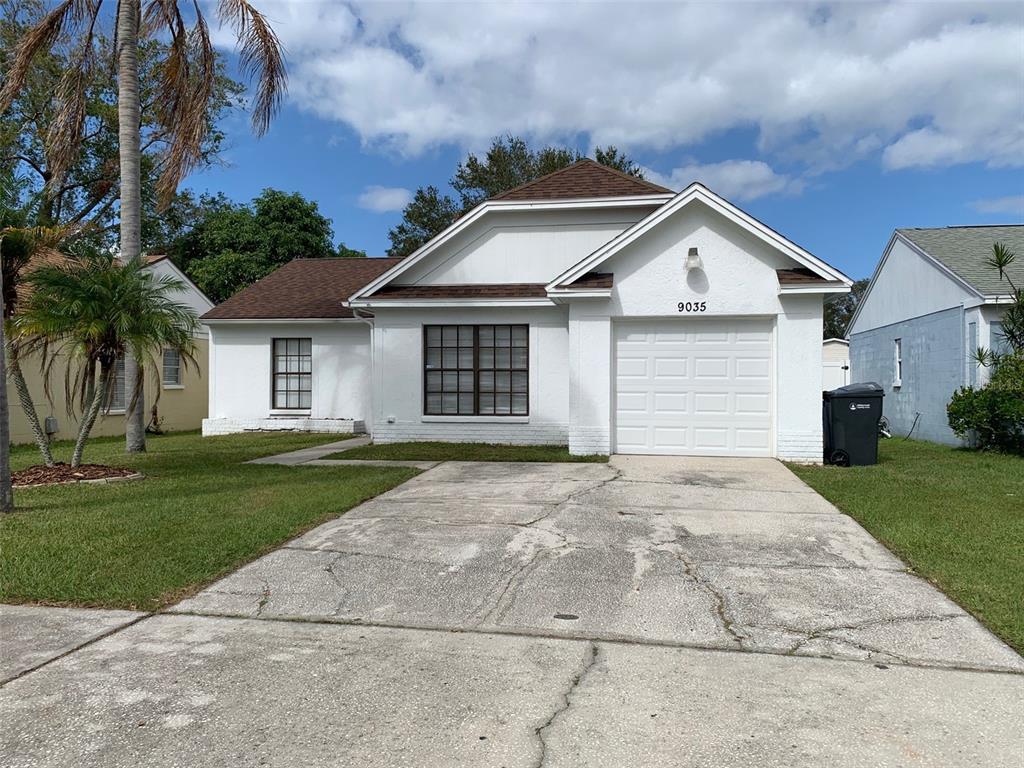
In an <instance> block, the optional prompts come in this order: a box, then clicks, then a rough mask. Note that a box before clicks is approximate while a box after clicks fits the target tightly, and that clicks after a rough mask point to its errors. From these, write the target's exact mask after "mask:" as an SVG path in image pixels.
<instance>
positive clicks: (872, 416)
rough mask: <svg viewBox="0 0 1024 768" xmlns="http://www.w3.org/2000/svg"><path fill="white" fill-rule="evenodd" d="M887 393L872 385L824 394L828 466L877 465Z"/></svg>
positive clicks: (823, 416)
mask: <svg viewBox="0 0 1024 768" xmlns="http://www.w3.org/2000/svg"><path fill="white" fill-rule="evenodd" d="M883 397H885V392H884V390H883V389H882V387H881V386H880V385H878V384H875V383H873V382H869V383H866V384H848V385H846V386H845V387H840V388H839V389H833V390H832V391H831V392H823V393H822V398H823V402H822V418H823V421H824V427H825V463H827V464H837V465H839V466H841V467H851V466H860V465H863V464H877V463H878V422H879V420H880V419H881V418H882V398H883Z"/></svg>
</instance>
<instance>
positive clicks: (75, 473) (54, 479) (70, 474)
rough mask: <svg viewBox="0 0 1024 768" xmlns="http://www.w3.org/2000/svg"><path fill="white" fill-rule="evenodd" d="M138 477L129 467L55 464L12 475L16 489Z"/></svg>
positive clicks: (35, 467)
mask: <svg viewBox="0 0 1024 768" xmlns="http://www.w3.org/2000/svg"><path fill="white" fill-rule="evenodd" d="M135 475H138V472H137V471H136V470H134V469H131V468H129V467H108V466H106V465H105V464H82V465H80V466H78V467H72V466H71V465H70V464H55V465H54V466H52V467H47V466H45V465H43V464H36V465H34V466H31V467H28V468H27V469H20V470H18V471H17V472H12V473H11V479H12V480H13V481H14V487H15V488H18V487H22V488H23V487H25V486H29V485H55V484H57V483H81V482H83V481H88V480H110V479H111V478H115V479H120V478H127V477H132V476H135Z"/></svg>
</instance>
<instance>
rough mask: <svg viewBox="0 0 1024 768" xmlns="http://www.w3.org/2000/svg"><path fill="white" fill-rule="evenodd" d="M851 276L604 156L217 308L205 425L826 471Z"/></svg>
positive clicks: (270, 282) (290, 268)
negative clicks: (831, 314)
mask: <svg viewBox="0 0 1024 768" xmlns="http://www.w3.org/2000/svg"><path fill="white" fill-rule="evenodd" d="M849 287H850V280H849V279H848V278H847V277H846V276H845V275H843V274H842V273H841V272H839V271H838V270H836V269H835V268H833V267H830V266H829V265H828V264H826V263H825V262H823V261H821V260H820V259H818V258H816V257H814V256H812V255H811V254H810V253H808V252H807V251H805V250H804V249H803V248H800V247H799V246H797V245H795V244H793V243H792V242H790V241H789V240H787V239H786V238H784V237H783V236H782V235H780V234H778V233H777V232H775V231H773V230H771V229H770V228H768V227H767V226H765V225H764V224H762V223H761V222H759V221H757V220H756V219H754V218H753V217H751V216H750V215H748V214H746V213H744V212H743V211H741V210H740V209H738V208H737V207H735V206H734V205H732V204H731V203H729V202H727V201H726V200H723V199H722V198H721V197H719V196H717V195H715V194H714V193H713V192H711V191H709V190H708V189H707V188H705V187H704V186H702V185H700V184H692V185H690V186H689V187H687V188H686V189H685V190H683V191H682V192H679V193H678V194H677V193H674V192H672V191H670V190H668V189H665V188H663V187H660V186H657V185H655V184H651V183H649V182H647V181H643V180H641V179H637V178H634V177H632V176H628V175H625V174H622V173H619V172H617V171H614V170H611V169H608V168H606V167H604V166H602V165H599V164H597V163H595V162H593V161H588V160H584V161H581V162H579V163H576V164H574V165H572V166H569V167H568V168H565V169H563V170H560V171H557V172H555V173H553V174H550V175H548V176H545V177H543V178H541V179H538V180H536V181H533V182H531V183H528V184H525V185H523V186H521V187H518V188H516V189H513V190H511V191H508V192H505V193H503V194H500V195H498V196H496V197H494V198H491V199H490V200H487V201H486V202H484V203H482V204H480V205H479V206H477V207H476V208H474V209H473V210H472V211H470V212H468V213H467V214H466V215H464V216H462V217H461V218H459V219H458V220H457V221H456V222H455V223H454V224H452V225H451V226H450V227H448V228H447V229H446V230H444V231H443V232H441V233H440V234H439V235H438V236H436V237H435V238H434V239H432V240H431V241H430V242H428V243H427V244H426V245H424V246H423V247H421V248H420V249H419V250H417V251H416V252H415V253H413V254H412V255H410V256H409V257H407V258H405V259H402V260H394V259H336V260H297V261H293V262H291V263H289V264H287V265H286V266H284V267H282V268H281V269H279V270H278V271H277V272H275V273H273V274H272V275H270V276H269V277H267V278H265V279H264V280H262V281H260V282H258V283H256V284H255V285H253V286H251V287H250V288H247V289H245V290H243V291H242V292H241V293H239V294H237V295H236V296H234V297H232V298H231V299H229V300H228V301H226V302H224V303H223V304H221V305H219V306H218V307H216V308H215V309H213V310H212V311H210V312H208V313H207V314H206V315H205V316H204V322H206V323H207V324H208V325H209V327H210V331H211V337H210V367H211V375H210V418H209V419H207V420H206V421H205V422H204V425H203V429H204V432H205V433H206V434H220V433H226V432H237V431H241V430H263V429H308V430H325V431H338V432H342V431H352V430H362V429H366V430H367V431H369V432H370V433H371V434H372V436H373V439H374V440H375V441H377V442H395V441H404V440H451V441H485V442H500V443H518V444H529V443H547V444H568V446H569V448H570V450H571V451H572V452H573V453H575V454H586V453H608V452H618V453H661V454H710V455H730V456H778V457H783V458H786V459H794V460H799V461H810V462H818V461H821V456H822V442H821V406H820V402H821V357H822V348H821V330H822V300H823V297H825V296H826V295H827V294H830V293H836V292H845V291H848V290H849Z"/></svg>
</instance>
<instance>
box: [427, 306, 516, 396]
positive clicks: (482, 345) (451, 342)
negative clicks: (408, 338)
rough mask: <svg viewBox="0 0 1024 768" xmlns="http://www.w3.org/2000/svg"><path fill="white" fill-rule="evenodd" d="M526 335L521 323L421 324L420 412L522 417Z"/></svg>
mask: <svg viewBox="0 0 1024 768" xmlns="http://www.w3.org/2000/svg"><path fill="white" fill-rule="evenodd" d="M529 336H530V334H529V327H528V326H526V325H427V326H424V327H423V347H424V398H423V405H424V413H425V414H426V415H428V416H526V415H528V414H529V411H530V391H529V380H530V348H529Z"/></svg>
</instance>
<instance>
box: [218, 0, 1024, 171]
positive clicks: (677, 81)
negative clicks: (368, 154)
mask: <svg viewBox="0 0 1024 768" xmlns="http://www.w3.org/2000/svg"><path fill="white" fill-rule="evenodd" d="M260 7H261V8H265V9H266V10H267V13H268V15H269V16H270V18H271V20H272V21H274V22H275V28H276V29H277V31H278V33H279V34H280V36H281V38H282V40H283V41H284V43H285V45H286V47H287V49H288V51H289V65H290V78H291V82H290V89H291V98H292V99H293V101H294V103H295V104H297V105H298V106H299V107H300V108H301V109H304V110H307V111H309V112H311V113H313V114H316V115H319V116H321V117H323V118H326V119H329V120H336V121H339V122H342V123H345V124H347V125H349V126H351V127H352V128H353V129H354V130H355V131H356V132H357V133H358V135H359V136H360V137H361V139H362V141H363V142H364V143H366V144H368V145H372V146H384V147H388V148H390V149H393V150H395V151H397V152H400V153H403V154H418V153H421V152H423V151H425V150H427V149H430V148H432V147H435V146H438V145H442V144H451V143H455V144H459V145H463V146H474V147H478V146H480V145H482V144H484V143H486V142H487V140H488V139H489V138H490V137H492V136H494V135H497V134H500V133H504V132H507V131H510V132H513V133H518V134H525V135H527V136H529V137H531V138H533V139H535V140H537V141H547V140H558V139H569V140H575V139H577V138H578V137H579V136H581V135H584V134H585V135H586V136H588V137H589V139H590V141H591V142H593V143H599V144H606V143H614V144H617V145H619V146H621V147H623V148H625V149H627V150H634V151H635V150H639V149H647V148H650V149H655V150H662V149H669V148H674V147H680V146H682V147H687V146H691V147H692V146H693V145H695V144H697V143H699V142H701V141H703V140H705V139H707V138H708V137H709V136H712V135H714V134H716V133H719V132H722V131H725V130H730V129H748V128H754V129H756V131H757V134H758V150H759V152H760V153H761V154H762V155H764V156H766V157H777V158H780V159H784V160H785V161H786V162H787V163H794V162H795V163H800V164H802V165H804V166H805V167H806V168H807V169H808V171H809V172H812V173H813V172H818V171H821V170H825V169H828V168H830V167H838V166H841V165H843V164H845V163H848V162H851V161H853V160H856V159H858V158H860V157H864V156H867V155H873V154H875V153H878V152H882V153H883V154H882V159H883V163H884V165H885V166H886V167H888V168H893V169H896V168H907V167H916V166H935V165H947V164H952V163H961V162H972V161H977V162H984V163H988V164H991V165H1021V164H1024V121H1022V120H1020V114H1021V111H1022V109H1024V91H1022V89H1021V82H1022V80H1024V58H1022V57H1021V55H1020V41H1021V36H1022V34H1024V28H1022V27H1024V25H1022V22H1021V16H1020V6H1019V5H1018V4H1016V3H994V4H991V5H982V4H972V5H963V4H954V3H904V4H899V3H895V4H878V3H845V4H838V5H834V6H822V5H819V4H780V3H750V4H743V5H739V4H733V3H715V4H712V3H696V4H669V3H664V4H652V5H644V6H641V7H639V8H638V7H637V6H636V5H630V6H626V5H624V4H621V3H614V2H609V3H576V4H567V3H547V4H540V3H481V4H473V5H466V6H462V7H460V6H458V5H453V4H449V3H365V4H363V3H356V4H353V5H351V6H349V5H345V4H341V3H336V2H333V0H330V1H328V0H302V2H299V0H277V2H271V1H269V0H268V2H264V3H261V6H260ZM221 37H222V38H223V35H221ZM762 172H763V171H762Z"/></svg>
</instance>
